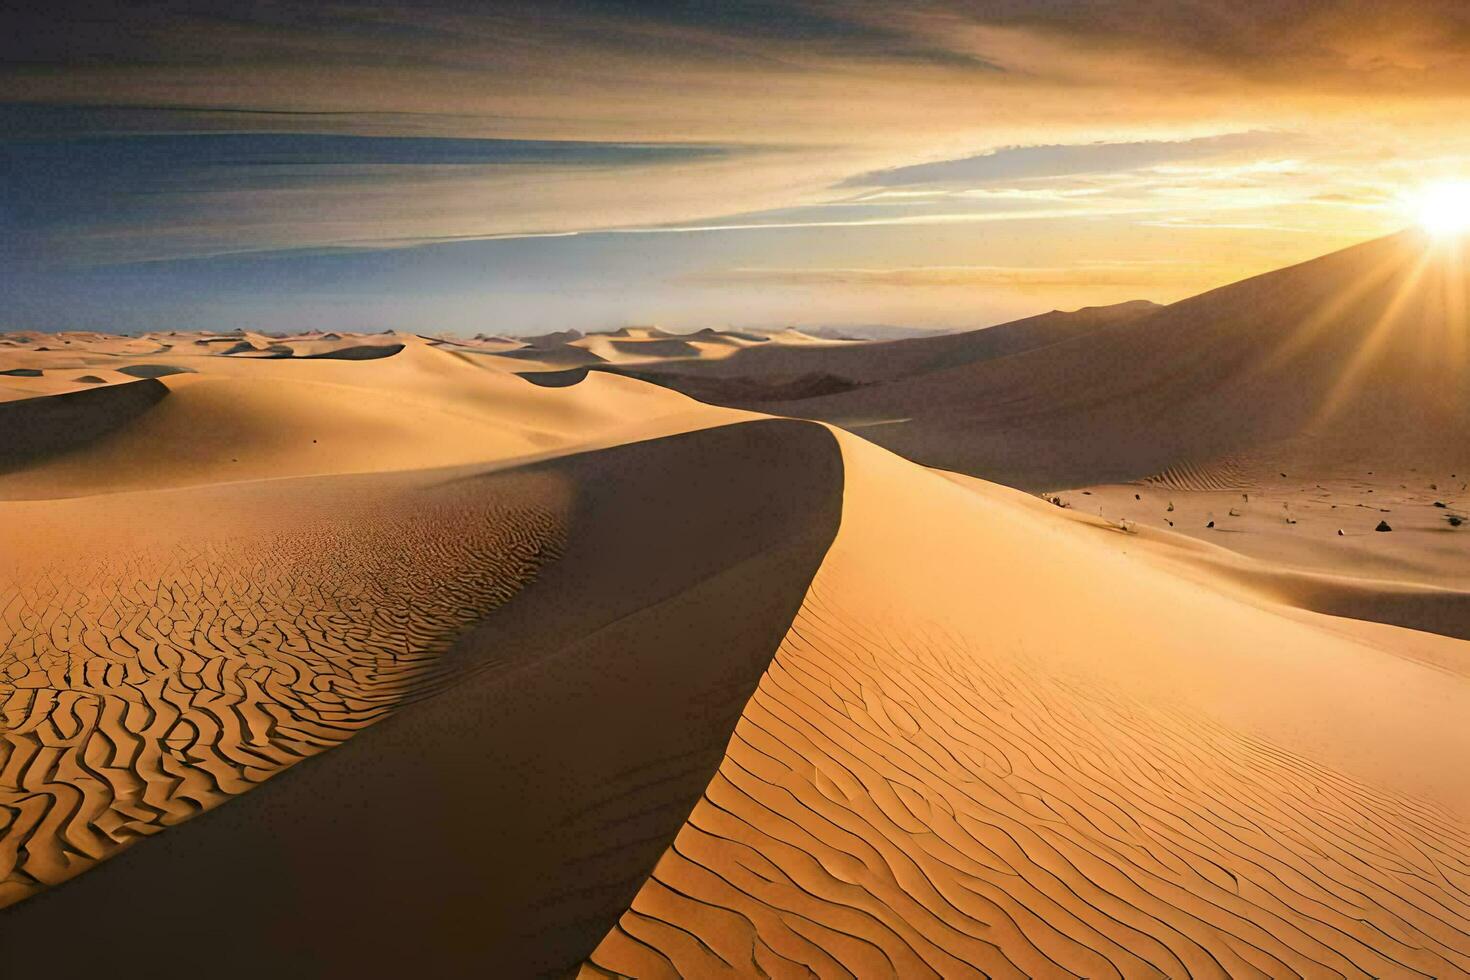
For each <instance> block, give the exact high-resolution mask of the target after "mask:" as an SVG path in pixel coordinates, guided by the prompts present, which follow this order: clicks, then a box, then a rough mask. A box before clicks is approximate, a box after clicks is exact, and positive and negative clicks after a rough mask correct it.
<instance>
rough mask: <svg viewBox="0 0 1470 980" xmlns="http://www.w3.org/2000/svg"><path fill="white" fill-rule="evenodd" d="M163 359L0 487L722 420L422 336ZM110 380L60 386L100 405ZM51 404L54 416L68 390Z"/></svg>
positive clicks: (362, 466) (314, 465) (189, 479)
mask: <svg viewBox="0 0 1470 980" xmlns="http://www.w3.org/2000/svg"><path fill="white" fill-rule="evenodd" d="M164 363H166V364H171V365H174V366H176V367H178V368H183V369H186V370H184V371H181V372H179V373H175V374H171V375H166V376H165V377H164V378H163V379H162V381H161V382H154V383H155V384H163V385H166V386H167V390H168V392H169V396H168V398H167V399H164V400H162V402H161V403H160V404H159V405H158V406H157V409H156V410H154V411H150V412H148V413H146V414H142V415H139V416H138V417H137V418H135V419H133V421H132V422H131V423H130V424H128V425H125V426H115V427H113V429H112V431H110V432H108V433H106V434H105V435H103V436H102V437H101V438H98V439H97V440H96V441H95V442H92V443H90V444H89V445H88V446H87V448H86V449H85V451H81V450H71V451H68V447H67V446H66V445H62V444H57V445H55V446H54V449H55V450H56V451H53V452H50V453H48V454H46V458H44V459H42V460H40V461H39V462H38V463H37V464H36V465H33V466H30V467H27V468H26V469H24V470H21V471H14V472H11V473H8V474H0V499H3V498H12V499H14V498H27V497H55V496H74V495H79V494H87V493H98V492H113V491H119V490H133V489H148V488H156V487H163V486H184V485H196V484H204V483H213V482H220V481H243V480H254V479H267V478H276V477H284V476H303V475H311V474H330V473H361V472H379V471H384V470H405V469H414V468H420V467H430V466H448V465H456V464H461V463H469V462H477V461H484V460H490V459H506V458H511V457H516V456H529V455H535V454H537V453H543V452H547V451H550V450H553V449H556V448H558V447H568V446H572V445H576V444H578V443H581V442H585V441H587V440H589V439H595V438H596V437H597V436H598V435H599V433H605V432H608V431H611V430H613V429H616V428H619V427H621V426H624V425H627V424H629V423H634V422H641V421H642V420H644V419H648V418H651V417H657V416H660V415H668V414H679V413H693V414H696V415H697V414H701V413H703V414H706V415H709V416H712V417H715V416H718V417H725V418H728V416H722V415H721V412H720V410H718V409H706V408H702V407H700V406H697V405H693V404H692V403H690V402H689V401H688V400H687V399H684V398H682V397H680V396H678V395H675V394H673V393H670V392H666V391H662V390H660V389H657V388H653V387H651V386H648V385H643V384H639V383H637V382H634V381H629V380H625V379H621V378H615V377H611V376H598V377H597V378H594V379H593V381H592V383H591V384H589V385H587V386H585V387H583V386H578V387H577V388H576V389H572V390H569V391H567V392H561V393H554V394H553V393H548V392H545V391H543V390H542V389H540V388H538V387H536V386H533V385H528V384H526V383H525V382H524V381H521V380H519V379H517V378H516V377H514V376H513V375H512V374H510V373H509V372H504V373H502V372H499V371H492V370H490V369H488V368H487V367H486V366H485V359H484V358H474V359H472V360H466V359H465V358H463V357H459V356H456V355H455V354H453V353H449V352H445V351H442V350H437V349H435V348H433V347H430V346H428V345H426V344H422V343H418V344H413V345H410V346H408V347H407V348H406V349H405V350H403V351H402V352H400V353H398V354H396V355H394V356H392V357H388V358H382V359H378V360H374V361H372V362H370V363H366V364H365V363H360V362H355V361H352V360H350V359H348V360H338V359H333V358H320V359H318V358H291V359H269V360H264V361H260V360H244V361H241V360H238V359H236V358H233V357H211V356H180V357H177V358H174V359H172V360H170V361H167V362H164ZM128 390H130V391H131V390H133V389H132V387H131V386H129V389H128ZM150 390H151V389H150ZM108 391H109V389H94V390H93V391H90V392H87V393H85V395H84V396H79V395H68V396H65V397H66V398H68V399H77V398H81V397H85V398H88V399H92V401H90V402H88V404H94V403H97V404H100V403H101V402H103V401H107V400H108V396H107V393H108ZM43 402H50V400H49V399H43V400H30V401H27V402H17V403H14V405H15V406H17V407H16V408H15V409H13V410H20V409H19V406H28V407H27V408H26V409H25V411H29V412H38V411H42V410H43V405H42V403H43ZM55 404H56V405H57V406H58V408H57V409H56V410H55V411H53V412H52V414H55V412H56V411H60V410H61V408H62V407H64V405H67V404H74V402H58V403H55ZM58 417H59V416H58ZM68 417H69V416H68ZM43 441H44V440H43Z"/></svg>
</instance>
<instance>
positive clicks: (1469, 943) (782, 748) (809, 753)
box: [584, 437, 1470, 977]
mask: <svg viewBox="0 0 1470 980" xmlns="http://www.w3.org/2000/svg"><path fill="white" fill-rule="evenodd" d="M842 445H843V454H844V462H845V467H846V471H847V481H846V491H845V497H844V504H843V521H842V529H841V531H840V532H839V534H838V537H837V540H836V541H835V542H834V543H833V546H832V549H831V551H830V552H829V555H828V558H827V560H826V561H825V562H824V563H823V565H822V569H821V571H820V572H819V573H818V575H817V577H816V580H815V581H814V583H813V585H812V589H811V591H810V592H809V593H808V596H807V599H806V601H805V602H804V603H803V605H802V608H801V611H800V612H799V613H798V614H797V617H796V621H795V623H794V624H793V627H792V630H791V632H790V633H789V634H788V635H787V637H786V639H785V640H784V641H783V643H782V645H781V649H780V650H779V651H778V653H777V655H776V659H775V661H774V663H773V665H772V667H771V669H770V671H768V672H767V674H766V676H765V677H764V678H763V679H762V681H761V684H760V687H759V688H758V689H757V692H756V694H755V696H754V697H753V698H752V700H751V702H750V704H749V706H748V707H747V708H746V711H745V713H744V714H743V716H742V718H741V721H740V723H739V725H737V727H736V730H735V736H734V738H733V739H732V741H731V744H730V749H729V752H728V753H727V755H726V758H725V761H724V763H723V764H722V765H721V767H720V772H719V775H718V776H716V778H715V779H714V780H713V781H712V782H711V784H710V786H709V788H708V789H707V790H706V792H705V794H704V797H703V798H702V799H701V800H700V802H699V805H698V806H696V807H695V810H694V812H693V814H692V815H691V816H690V818H689V821H688V823H687V824H686V825H685V827H684V829H683V830H682V831H681V832H680V834H679V836H678V838H677V839H676V840H675V842H674V843H673V845H672V846H671V847H670V848H669V849H668V850H667V851H666V852H665V853H664V856H663V857H662V858H661V859H660V861H659V864H658V866H657V868H656V870H655V871H654V874H653V876H652V877H651V879H650V880H649V882H648V884H646V885H645V886H644V888H643V890H642V891H640V893H639V895H638V897H637V898H636V899H635V900H634V902H633V904H632V907H631V909H630V910H629V911H628V912H627V913H626V914H625V915H624V916H623V917H622V919H621V920H620V921H619V924H618V926H617V928H615V929H614V930H613V931H612V932H610V933H609V935H608V936H607V937H606V939H604V941H603V942H602V944H601V945H600V946H599V948H598V950H597V952H596V953H594V954H593V956H592V957H591V959H590V961H589V964H588V966H587V968H586V969H585V971H584V972H585V973H586V974H589V975H607V974H622V975H629V976H640V977H652V976H715V975H759V974H762V973H764V974H765V975H769V976H782V975H797V974H801V973H803V972H804V971H806V970H811V971H814V972H816V973H817V974H819V975H834V976H835V975H857V976H904V977H909V976H934V975H943V976H964V975H980V974H982V973H983V974H986V975H991V976H1016V977H1026V976H1088V977H1100V976H1122V975H1154V974H1163V975H1172V976H1281V975H1293V974H1299V975H1314V974H1325V973H1338V974H1348V975H1355V974H1356V975H1362V974H1367V975H1378V976H1385V975H1422V976H1449V975H1458V974H1460V973H1463V972H1465V971H1466V970H1470V892H1467V883H1470V879H1467V877H1466V875H1467V871H1470V864H1467V861H1470V826H1467V824H1466V822H1465V817H1466V815H1467V813H1470V777H1467V772H1466V770H1465V769H1464V767H1458V766H1444V765H1442V764H1441V763H1440V760H1441V759H1444V758H1451V757H1458V756H1459V755H1460V754H1462V753H1463V752H1464V751H1465V750H1466V749H1467V748H1470V732H1467V729H1466V728H1465V726H1464V724H1463V717H1464V712H1465V711H1466V709H1467V707H1470V703H1467V699H1470V683H1467V681H1466V678H1465V677H1464V675H1463V674H1461V675H1460V676H1455V677H1446V676H1445V675H1444V673H1443V672H1441V671H1439V670H1435V669H1433V668H1430V667H1427V666H1424V665H1422V664H1417V663H1410V662H1406V661H1404V660H1403V659H1401V658H1398V657H1395V656H1392V655H1389V654H1387V653H1386V652H1384V651H1382V650H1379V649H1375V648H1374V647H1372V646H1370V645H1367V644H1365V643H1360V642H1352V641H1348V640H1346V639H1344V638H1343V637H1341V636H1340V635H1337V634H1335V633H1333V632H1332V631H1330V630H1328V629H1325V628H1323V627H1322V626H1320V625H1317V624H1315V623H1303V622H1300V621H1297V620H1292V619H1287V618H1283V617H1281V616H1279V615H1277V614H1275V613H1273V612H1271V611H1270V610H1265V609H1260V608H1254V607H1252V606H1250V605H1248V604H1245V603H1243V602H1239V601H1237V600H1234V599H1230V598H1227V597H1224V596H1222V595H1219V594H1212V593H1211V592H1208V591H1205V590H1201V589H1199V588H1197V587H1194V586H1193V585H1191V584H1190V583H1186V582H1181V581H1180V580H1178V579H1174V578H1171V577H1169V576H1166V575H1163V574H1158V573H1156V572H1153V571H1151V570H1149V569H1147V568H1144V567H1142V566H1140V565H1138V564H1137V563H1135V562H1133V561H1131V560H1130V559H1129V558H1127V557H1126V556H1122V555H1120V554H1118V553H1117V551H1116V549H1113V548H1109V547H1105V546H1102V545H1100V544H1099V543H1098V542H1097V541H1095V540H1092V539H1091V538H1090V537H1080V536H1079V534H1078V532H1076V531H1072V530H1070V528H1069V527H1068V526H1067V525H1066V524H1065V523H1064V522H1062V519H1061V518H1056V519H1053V520H1050V521H1049V520H1048V518H1050V516H1051V515H1048V514H1046V513H1044V512H1042V511H1040V510H1039V509H1038V508H1041V507H1044V506H1045V505H1038V504H1035V503H1034V502H1031V501H1028V500H1026V499H1025V498H1024V497H1020V495H1013V494H1010V493H1008V492H1006V491H1002V490H999V489H995V488H993V489H991V490H989V491H988V492H986V493H984V494H983V495H982V494H980V493H977V492H974V491H967V490H965V489H962V488H960V487H957V486H955V485H953V484H950V483H947V482H946V481H943V480H941V479H940V478H939V477H936V476H930V475H926V474H924V473H922V472H919V471H917V470H914V469H913V468H912V467H910V466H908V465H906V464H904V463H903V462H901V461H899V460H897V459H895V458H893V457H890V456H887V455H886V454H883V453H881V451H878V450H875V449H873V448H871V447H868V446H866V445H864V444H863V443H861V442H859V441H858V440H856V439H854V438H851V437H843V438H842ZM1059 522H1061V523H1059ZM894 569H905V570H906V573H905V574H901V575H895V574H894ZM1098 582H1118V583H1126V584H1121V585H1120V587H1119V588H1118V589H1117V590H1107V591H1103V590H1099V589H1098V588H1097V587H1096V583H1098ZM1063 596H1064V597H1066V600H1065V601H1066V603H1067V612H1066V614H1065V615H1061V616H1058V615H1057V614H1056V603H1057V601H1058V598H1059V597H1063ZM1201 623H1209V624H1210V627H1209V629H1208V630H1201V629H1200V628H1199V625H1198V624H1201ZM1445 642H1446V643H1449V642H1451V641H1445ZM1385 689H1391V690H1393V691H1394V694H1395V696H1394V699H1393V701H1392V702H1391V704H1385V703H1384V702H1383V701H1382V699H1381V698H1378V697H1376V696H1375V692H1377V691H1382V690H1385Z"/></svg>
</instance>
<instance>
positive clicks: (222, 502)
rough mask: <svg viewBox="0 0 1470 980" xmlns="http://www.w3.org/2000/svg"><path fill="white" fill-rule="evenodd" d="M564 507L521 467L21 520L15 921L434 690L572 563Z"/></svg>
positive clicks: (0, 733)
mask: <svg viewBox="0 0 1470 980" xmlns="http://www.w3.org/2000/svg"><path fill="white" fill-rule="evenodd" d="M568 505H569V495H568V493H567V492H566V490H565V488H564V487H563V486H562V485H561V484H560V483H558V482H557V481H556V480H555V479H553V478H551V477H549V476H546V475H540V476H537V475H534V474H533V475H518V474H514V473H509V474H506V475H505V476H503V477H501V478H499V479H497V480H493V481H489V484H487V486H485V487H481V488H478V489H477V488H474V487H469V486H467V485H460V484H448V485H434V484H433V483H431V482H430V480H429V478H428V477H426V476H425V475H419V474H393V475H382V476H379V475H366V476H342V477H318V478H308V479H297V480H270V481H263V482H257V483H248V484H234V485H220V486H211V487H199V488H189V489H185V490H180V491H173V492H167V491H166V492H154V493H121V494H108V495H104V496H101V497H92V498H74V499H67V500H56V501H52V500H46V501H34V502H23V503H10V504H8V505H7V506H6V516H7V520H6V521H5V522H4V523H3V525H0V905H5V904H8V903H10V902H14V901H16V900H18V899H23V898H25V897H26V896H27V895H30V894H33V893H35V892H36V891H37V890H39V889H41V888H44V887H46V886H49V885H55V884H58V883H59V882H61V881H64V880H66V879H68V878H70V877H72V876H73V875H76V874H78V873H81V872H84V871H87V870H88V869H89V868H92V867H93V866H95V865H96V864H97V863H98V862H100V861H103V860H106V859H107V858H110V857H112V856H114V855H115V854H117V853H119V852H120V851H122V850H123V849H124V848H126V847H128V846H129V845H131V844H132V843H134V842H136V841H137V840H139V839H141V838H143V837H147V836H151V835H153V834H156V833H158V832H160V831H163V830H166V829H167V828H170V827H173V826H176V825H177V824H179V823H181V822H183V821H185V820H187V819H189V818H190V817H192V816H194V815H196V814H198V813H200V812H202V811H204V810H208V809H210V808H212V807H214V806H216V805H218V804H220V803H223V802H225V801H227V800H229V799H230V798H232V797H234V796H237V795H239V794H241V793H244V792H247V791H248V790H250V789H251V788H252V787H254V786H256V785H258V784H260V783H262V782H263V781H265V780H266V779H269V778H270V777H271V776H272V775H274V774H275V773H277V772H279V771H281V770H282V769H284V768H286V767H289V766H291V765H293V764H295V763H296V762H299V761H300V760H301V759H304V758H307V757H309V756H312V755H314V754H316V753H317V752H320V751H322V750H323V749H326V748H330V747H331V746H333V745H336V744H338V743H339V742H342V741H344V740H346V739H347V738H350V737H351V736H352V735H353V734H354V733H356V732H357V731H360V730H361V729H362V728H364V727H366V726H367V725H370V724H372V723H373V722H374V721H377V720H378V719H380V718H382V717H383V716H384V715H385V714H386V713H387V712H389V711H391V710H392V708H393V707H394V705H395V704H397V703H398V702H399V700H401V699H402V698H404V697H407V696H409V695H410V694H413V693H417V692H422V691H424V690H426V689H432V687H433V686H434V684H435V683H436V682H437V678H438V676H439V673H440V665H439V661H438V657H439V655H440V654H442V653H443V652H444V651H445V649H446V648H447V647H448V645H449V643H450V641H452V640H453V639H454V638H455V637H456V636H457V635H458V634H460V633H461V632H463V631H464V630H465V629H466V628H467V627H469V626H470V625H471V624H472V623H473V622H475V620H476V619H478V618H479V617H480V616H483V615H484V614H485V613H487V612H489V611H490V610H491V609H493V608H494V607H495V606H497V605H499V604H501V603H503V602H505V601H506V600H507V599H508V598H509V597H510V596H512V595H514V594H515V592H516V591H517V590H518V589H519V588H520V587H521V586H522V585H523V584H524V583H525V582H526V581H527V580H528V579H530V578H531V577H532V576H533V575H534V574H535V572H536V570H537V569H538V568H539V567H540V566H541V565H542V564H543V563H544V562H545V561H546V560H547V559H548V558H549V557H550V556H553V555H554V554H556V553H557V552H558V551H559V549H560V548H561V546H562V542H563V534H564V532H565V528H566V510H567V507H568Z"/></svg>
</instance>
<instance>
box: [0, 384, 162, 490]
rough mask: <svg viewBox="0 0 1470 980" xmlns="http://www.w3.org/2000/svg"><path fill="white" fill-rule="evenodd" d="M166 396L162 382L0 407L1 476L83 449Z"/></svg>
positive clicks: (6, 403) (116, 387)
mask: <svg viewBox="0 0 1470 980" xmlns="http://www.w3.org/2000/svg"><path fill="white" fill-rule="evenodd" d="M166 395H168V388H167V387H165V386H164V385H163V384H162V383H161V382H159V381H155V380H147V381H132V382H129V383H127V384H120V385H112V386H109V387H106V388H94V389H84V390H81V391H73V392H68V393H66V394H60V395H46V396H42V397H39V398H25V399H20V400H17V401H9V402H0V432H3V433H4V438H3V439H0V472H4V471H6V470H10V469H14V468H16V467H19V466H22V465H26V464H29V463H34V462H36V461H38V460H41V459H44V458H46V457H48V456H52V455H55V454H57V453H63V452H66V451H68V450H72V449H77V448H80V447H83V446H86V445H88V444H89V443H91V442H93V441H95V440H97V439H99V438H101V437H102V436H105V435H107V434H108V433H109V432H112V431H114V430H116V429H119V428H121V427H123V426H125V425H127V424H128V423H129V422H131V421H133V420H134V419H136V418H137V417H139V416H140V415H142V414H144V413H145V412H147V411H148V410H149V409H151V408H152V407H153V406H155V405H157V404H158V403H159V402H160V401H162V400H163V399H164V397H165V396H166Z"/></svg>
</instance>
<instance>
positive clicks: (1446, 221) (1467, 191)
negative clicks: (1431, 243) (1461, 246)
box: [1408, 180, 1470, 238]
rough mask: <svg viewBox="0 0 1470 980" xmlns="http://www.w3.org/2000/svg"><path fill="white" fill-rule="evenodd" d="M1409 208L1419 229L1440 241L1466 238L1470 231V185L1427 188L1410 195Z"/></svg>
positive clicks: (1452, 183) (1451, 183) (1441, 184)
mask: <svg viewBox="0 0 1470 980" xmlns="http://www.w3.org/2000/svg"><path fill="white" fill-rule="evenodd" d="M1408 207H1409V211H1410V213H1412V214H1413V216H1414V220H1415V221H1417V222H1418V223H1419V226H1420V227H1422V228H1423V229H1424V230H1425V231H1427V232H1429V233H1430V234H1431V235H1433V236H1435V237H1436V238H1451V237H1457V236H1460V235H1463V234H1465V233H1466V232H1467V231H1470V181H1465V180H1446V181H1438V182H1436V183H1433V184H1427V185H1425V186H1424V187H1422V188H1420V189H1419V190H1418V191H1417V192H1415V193H1413V194H1411V195H1409V197H1408Z"/></svg>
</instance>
